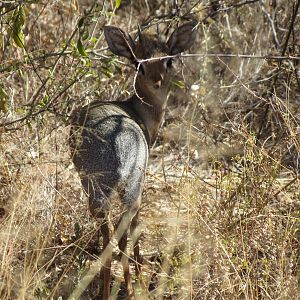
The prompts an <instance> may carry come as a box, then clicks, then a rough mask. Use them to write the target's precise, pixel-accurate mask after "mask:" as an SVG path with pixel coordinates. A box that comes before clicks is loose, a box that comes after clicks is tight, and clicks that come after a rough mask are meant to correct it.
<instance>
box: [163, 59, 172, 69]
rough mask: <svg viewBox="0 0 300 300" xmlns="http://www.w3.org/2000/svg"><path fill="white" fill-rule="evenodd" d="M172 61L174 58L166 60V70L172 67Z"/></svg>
mask: <svg viewBox="0 0 300 300" xmlns="http://www.w3.org/2000/svg"><path fill="white" fill-rule="evenodd" d="M172 62H173V59H172V58H168V59H166V60H165V61H164V67H165V69H166V70H167V69H170V68H171V67H172Z"/></svg>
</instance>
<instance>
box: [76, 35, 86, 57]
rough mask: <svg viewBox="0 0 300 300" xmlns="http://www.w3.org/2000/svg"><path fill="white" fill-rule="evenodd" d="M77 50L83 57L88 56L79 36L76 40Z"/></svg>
mask: <svg viewBox="0 0 300 300" xmlns="http://www.w3.org/2000/svg"><path fill="white" fill-rule="evenodd" d="M77 50H78V52H79V54H80V55H81V56H84V57H87V56H88V55H87V53H86V51H85V48H84V46H83V44H82V41H81V38H79V39H78V41H77Z"/></svg>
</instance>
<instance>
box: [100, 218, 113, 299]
mask: <svg viewBox="0 0 300 300" xmlns="http://www.w3.org/2000/svg"><path fill="white" fill-rule="evenodd" d="M101 233H102V236H103V250H104V249H105V248H106V247H107V246H108V244H109V242H110V240H111V237H112V234H113V225H112V223H111V221H110V218H109V214H108V213H107V214H106V217H105V218H104V219H103V222H102V224H101ZM111 261H112V254H110V255H109V257H108V258H107V259H106V261H105V263H104V265H103V267H102V268H101V273H102V274H103V299H105V300H106V299H107V300H108V299H109V297H110V271H111Z"/></svg>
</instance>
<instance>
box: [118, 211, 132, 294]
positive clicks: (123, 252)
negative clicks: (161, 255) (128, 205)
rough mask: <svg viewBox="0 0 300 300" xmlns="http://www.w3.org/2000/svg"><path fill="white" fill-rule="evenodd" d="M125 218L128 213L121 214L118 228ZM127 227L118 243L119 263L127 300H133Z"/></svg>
mask: <svg viewBox="0 0 300 300" xmlns="http://www.w3.org/2000/svg"><path fill="white" fill-rule="evenodd" d="M125 218H128V212H126V213H124V214H123V216H122V217H121V219H120V222H119V225H118V226H120V224H121V223H122V220H124V219H125ZM125 223H126V222H125ZM128 226H129V224H127V228H123V231H124V233H123V235H122V237H121V239H120V241H119V249H120V252H121V263H122V266H123V272H124V280H125V286H126V289H127V293H128V299H134V293H133V288H132V283H131V278H130V270H129V263H128V255H127V252H126V248H127V239H128V234H127V232H128Z"/></svg>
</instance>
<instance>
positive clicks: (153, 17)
mask: <svg viewBox="0 0 300 300" xmlns="http://www.w3.org/2000/svg"><path fill="white" fill-rule="evenodd" d="M117 2H119V1H112V0H111V1H105V0H100V1H99V0H98V1H92V0H73V1H54V0H50V1H43V0H36V1H29V0H28V1H1V2H0V37H1V40H0V46H1V50H0V57H1V58H0V123H1V124H0V222H1V232H0V257H1V268H0V299H3V300H6V299H67V298H68V297H69V296H70V294H71V293H72V291H74V289H75V288H76V287H78V286H79V287H80V285H81V282H82V279H83V278H85V274H86V273H87V272H88V270H89V268H90V266H91V265H92V264H93V262H95V261H96V260H97V257H98V256H99V255H100V252H101V251H100V249H99V247H97V245H96V244H95V241H96V232H97V223H96V222H95V221H94V220H93V219H92V218H91V217H90V216H89V214H88V210H87V206H86V196H85V194H84V193H83V191H82V188H81V185H80V181H79V178H78V175H77V174H76V172H75V170H74V167H73V165H72V164H71V160H70V158H69V152H68V151H69V150H68V144H67V141H68V131H69V127H68V117H69V115H70V112H71V111H72V110H73V109H74V108H76V107H79V106H81V105H84V104H86V103H88V102H90V101H92V100H93V99H99V98H101V99H110V100H113V99H116V98H118V97H120V95H121V98H125V97H127V95H128V94H130V93H132V91H133V88H132V75H133V74H132V73H133V71H132V68H129V67H126V66H124V62H125V61H124V60H122V61H119V60H117V59H116V57H114V56H112V55H111V53H110V52H108V51H107V47H106V43H105V41H104V37H103V30H102V29H103V26H104V25H105V24H108V23H110V24H112V25H117V26H119V27H121V28H123V29H124V30H127V31H129V32H131V33H133V34H134V33H135V30H136V25H137V24H141V25H142V27H143V28H146V27H149V29H150V30H151V29H152V30H156V28H157V24H159V30H160V32H161V33H162V34H163V33H164V32H165V31H166V30H167V28H168V26H172V27H173V28H174V27H175V26H176V24H177V22H178V21H179V20H184V19H185V18H187V17H189V16H190V15H191V14H193V15H194V17H197V19H198V20H199V25H198V37H197V43H196V45H194V46H193V48H192V49H191V51H190V53H196V54H199V55H198V56H193V57H182V58H180V60H178V61H177V63H176V69H177V73H176V75H175V79H174V81H173V82H172V85H171V87H170V89H171V93H170V99H169V107H168V112H167V117H166V121H165V124H164V126H163V128H162V130H161V133H160V136H159V138H158V139H157V141H156V142H155V144H154V145H153V147H152V156H151V161H150V164H149V169H148V172H147V183H146V187H145V190H144V194H143V205H142V210H141V231H142V237H141V249H142V253H143V256H144V259H145V262H144V264H145V267H144V272H143V276H142V281H143V284H142V286H140V288H137V291H136V294H137V295H140V296H139V298H140V299H148V298H149V299H300V296H299V295H300V268H299V266H300V261H299V256H300V210H299V209H300V190H299V186H298V185H299V179H298V173H299V164H300V157H299V150H300V144H299V142H300V139H299V137H300V136H299V135H300V127H299V119H300V111H299V107H300V106H299V99H300V98H299V96H300V70H299V60H300V58H299V52H300V46H299V45H300V9H299V0H298V1H297V0H291V1H285V0H277V1H276V0H272V1H267V0H264V1H255V0H254V1H244V0H240V1H234V0H228V1H208V0H207V1H205V0H202V1H201V0H200V1H196V0H177V1H163V0H153V1H152V0H151V1H150V0H138V1H133V0H132V1H130V0H122V1H121V5H120V7H119V8H118V9H116V7H115V6H116V3H117ZM24 17H25V18H24ZM208 54H214V55H208ZM224 54H246V55H252V56H253V57H252V58H242V57H236V56H233V57H230V56H226V55H224ZM262 56H276V57H277V58H276V57H274V58H273V59H270V58H268V59H263V58H262ZM288 56H289V57H290V59H286V58H287V57H288ZM280 57H285V59H281V58H280ZM125 63H126V62H125ZM116 254H117V253H116ZM114 273H115V282H118V278H120V276H119V275H120V270H119V266H118V265H117V263H115V264H114ZM98 281H99V279H98V277H97V276H96V277H95V280H94V281H93V282H92V283H91V284H90V285H89V287H88V288H87V289H86V290H85V291H84V292H83V293H82V295H81V298H80V299H96V298H94V297H95V294H96V292H97V286H98ZM119 298H120V299H121V296H119Z"/></svg>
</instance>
